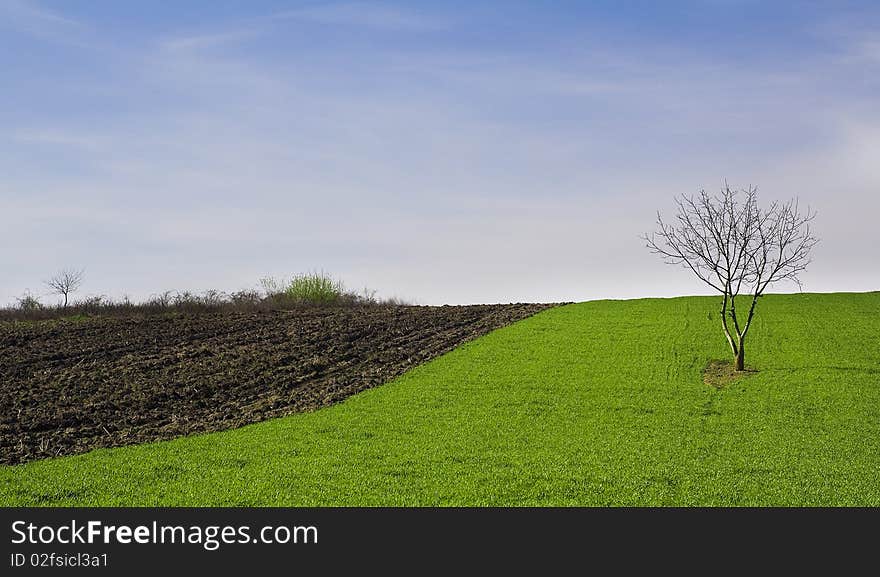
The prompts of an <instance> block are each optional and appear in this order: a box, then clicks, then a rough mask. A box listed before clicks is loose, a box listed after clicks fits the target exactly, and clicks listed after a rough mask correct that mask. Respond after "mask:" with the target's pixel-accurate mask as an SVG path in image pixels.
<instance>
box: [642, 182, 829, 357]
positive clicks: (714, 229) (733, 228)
mask: <svg viewBox="0 0 880 577" xmlns="http://www.w3.org/2000/svg"><path fill="white" fill-rule="evenodd" d="M675 202H676V204H677V206H678V212H677V214H676V215H675V221H673V222H672V223H667V222H665V221H664V220H663V219H662V218H661V217H660V214H659V213H658V214H657V230H656V231H655V232H653V233H651V234H650V235H645V236H644V237H643V238H644V239H645V241H647V243H648V248H650V249H651V251H652V252H654V253H656V254H659V255H661V256H662V257H663V258H664V259H665V260H666V262H667V263H669V264H680V265H682V266H683V267H685V268H686V269H688V270H690V271H691V272H692V273H694V274H695V275H696V276H697V278H699V279H700V280H701V281H703V282H704V283H706V284H707V285H709V286H710V287H712V288H713V289H715V290H717V291H718V292H720V293H721V294H722V300H721V326H722V328H723V329H724V335H725V337H727V343H728V344H729V345H730V349H731V351H732V352H733V355H734V357H735V358H736V370H738V371H742V370H743V369H744V367H745V339H746V335H747V334H748V332H749V327H751V326H752V319H753V318H754V316H755V307H756V306H757V304H758V299H759V298H760V297H761V295H763V294H764V291H766V290H767V287H769V286H770V285H772V284H773V283H776V282H779V281H783V280H789V281H793V282H795V283H797V284H798V286H801V282H800V279H799V278H798V277H799V274H800V273H801V272H802V271H803V270H805V269H806V267H807V265H808V264H809V263H810V256H809V255H810V250H811V249H812V248H813V246H815V244H816V243H817V242H818V239H816V238H815V237H814V236H813V235H812V233H811V232H810V222H811V221H812V220H813V218H815V216H816V213H815V212H813V211H811V210H810V209H809V208H808V209H807V210H806V212H804V213H801V211H800V209H799V207H798V202H797V200H796V199H794V200H790V201H788V202H785V203H777V202H774V203H772V204H771V205H770V206H769V207H768V208H766V209H761V208H760V207H759V206H758V195H757V189H756V188H754V187H750V188H748V189H747V190H742V191H739V192H735V191H732V190H731V189H730V187H729V186H727V184H726V183H725V185H724V188H723V189H722V190H721V193H720V195H718V196H710V195H708V194H707V193H706V191H700V194H699V195H697V196H696V197H693V196H686V195H682V196H681V197H679V198H676V200H675ZM741 293H744V294H746V295H747V299H748V303H749V304H748V312H747V313H746V314H745V315H742V314H739V313H738V311H737V308H736V305H737V300H736V299H737V297H738V296H739V295H740V294H741ZM731 324H732V326H731Z"/></svg>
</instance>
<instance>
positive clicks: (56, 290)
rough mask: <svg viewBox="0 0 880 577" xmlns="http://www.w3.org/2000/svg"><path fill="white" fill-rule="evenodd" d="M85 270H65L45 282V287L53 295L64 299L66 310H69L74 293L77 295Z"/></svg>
mask: <svg viewBox="0 0 880 577" xmlns="http://www.w3.org/2000/svg"><path fill="white" fill-rule="evenodd" d="M84 272H85V271H83V270H73V269H64V270H62V271H61V272H59V273H58V274H56V275H55V276H53V277H52V278H50V279H49V280H47V281H45V285H46V286H47V287H49V290H51V291H52V293H53V294H57V295H59V296H62V297H64V308H67V302H68V300H69V298H70V295H71V294H72V293H75V292H76V291H77V290H78V289H79V287H80V285H82V280H83V273H84Z"/></svg>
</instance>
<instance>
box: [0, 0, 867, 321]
mask: <svg viewBox="0 0 880 577" xmlns="http://www.w3.org/2000/svg"><path fill="white" fill-rule="evenodd" d="M0 71H2V81H0V82H2V84H0V86H2V90H0V125H2V127H3V129H2V130H0V215H2V223H3V226H2V228H0V245H2V246H3V251H2V253H0V254H2V256H0V265H2V268H0V270H3V274H2V275H0V303H7V302H12V301H14V298H15V297H16V296H19V295H21V294H22V293H23V292H24V291H25V290H30V291H32V292H34V293H36V294H43V293H45V289H44V287H42V285H41V281H42V280H44V279H45V278H47V277H48V276H49V275H50V274H51V273H52V272H54V271H55V270H57V269H60V268H62V267H77V268H80V267H84V268H85V269H86V282H85V284H84V285H83V288H82V293H81V294H82V295H86V294H105V295H110V296H115V297H119V296H122V295H124V294H127V295H130V296H132V297H133V298H143V297H147V296H149V295H150V294H153V293H159V292H163V291H165V290H171V289H179V290H184V289H186V290H204V289H209V288H216V289H221V290H229V291H231V290H237V289H241V288H248V287H254V286H256V283H257V280H258V279H259V278H260V277H262V276H267V275H272V276H279V277H281V276H286V275H290V274H293V273H295V272H301V271H311V270H319V269H323V270H326V271H328V272H331V273H333V274H335V275H337V276H340V277H342V278H343V279H344V280H345V281H346V282H347V284H348V285H350V286H352V287H353V288H360V287H363V286H369V287H370V288H373V289H376V290H377V291H378V292H379V294H380V295H383V296H399V297H403V298H406V299H409V300H412V301H416V302H420V303H428V304H439V303H446V302H448V303H473V302H507V301H525V300H528V301H550V300H585V299H590V298H605V297H609V298H627V297H637V296H670V295H676V294H695V293H703V292H705V290H704V287H702V286H701V285H700V284H699V281H697V280H695V279H692V278H690V277H689V276H688V275H687V273H686V272H684V271H682V270H679V269H676V268H673V267H668V266H665V265H663V264H662V262H660V261H659V260H658V259H657V258H656V257H655V256H654V255H651V254H650V253H648V251H647V250H646V249H645V248H644V246H643V243H642V242H641V241H640V240H639V238H638V236H639V234H640V233H642V232H645V231H647V230H649V229H651V227H652V224H653V220H654V216H655V213H656V211H657V210H661V211H665V212H669V210H670V207H671V204H672V202H671V201H672V198H673V196H674V195H676V194H680V193H692V192H696V191H698V190H699V189H700V188H706V189H707V190H712V189H717V188H718V187H719V186H720V185H721V183H722V181H723V180H724V179H725V178H726V179H727V180H728V181H729V182H730V183H731V184H732V185H736V186H747V185H749V184H754V185H757V186H758V187H759V191H760V193H761V195H762V198H763V199H764V200H765V201H770V200H774V199H787V198H789V197H792V196H798V197H800V198H801V199H802V200H803V201H805V202H808V203H809V204H810V205H811V206H813V207H814V208H816V209H817V210H818V212H819V216H818V218H817V221H816V223H815V227H816V231H817V233H818V235H819V236H820V237H821V238H822V243H821V244H820V245H819V246H818V247H817V248H816V249H815V261H814V263H813V265H812V266H811V268H810V270H809V271H808V272H807V273H806V274H805V275H804V276H803V280H804V282H805V290H813V291H832V290H877V289H878V288H880V266H878V265H880V258H878V257H877V256H876V251H875V245H876V244H877V240H876V236H877V233H876V218H877V217H876V215H877V213H878V210H880V195H878V192H880V168H878V166H880V162H877V159H878V158H880V104H878V103H880V99H878V95H880V7H878V6H877V4H876V3H873V2H790V3H786V2H772V3H767V2H758V1H749V0H706V1H690V2H662V3H661V2H552V3H551V2H509V1H504V2H142V3H133V2H113V1H88V2H87V1H73V0H69V1H66V2H50V1H48V0H43V1H41V2H35V1H31V0H0ZM794 288H795V287H791V286H779V287H778V290H794ZM46 300H47V301H48V300H51V297H46Z"/></svg>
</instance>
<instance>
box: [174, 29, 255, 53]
mask: <svg viewBox="0 0 880 577" xmlns="http://www.w3.org/2000/svg"><path fill="white" fill-rule="evenodd" d="M261 32H262V31H261V30H260V28H259V27H257V26H255V25H243V26H241V27H240V28H235V29H230V30H226V31H221V32H213V33H208V34H190V35H183V36H174V37H170V38H165V39H163V40H161V41H160V42H159V48H160V49H161V50H164V51H169V52H192V51H199V50H209V49H212V48H220V47H224V46H228V45H232V44H238V43H239V42H242V41H244V40H247V39H249V38H253V37H255V36H258V35H260V34H261Z"/></svg>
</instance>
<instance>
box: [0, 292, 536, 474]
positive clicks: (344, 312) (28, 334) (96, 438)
mask: <svg viewBox="0 0 880 577" xmlns="http://www.w3.org/2000/svg"><path fill="white" fill-rule="evenodd" d="M548 306H550V305H533V304H514V305H480V306H446V307H416V306H363V307H347V308H316V307H304V308H302V309H299V310H291V311H268V312H259V313H220V314H198V315H169V316H158V317H144V318H100V317H99V318H89V319H85V320H79V321H45V322H33V323H0V419H2V420H0V463H2V464H15V463H23V462H26V461H32V460H35V459H41V458H46V457H54V456H59V455H70V454H75V453H83V452H85V451H89V450H91V449H94V448H96V447H114V446H120V445H132V444H136V443H143V442H147V441H156V440H159V439H170V438H173V437H180V436H183V435H188V434H191V433H201V432H207V431H218V430H222V429H229V428H233V427H239V426H242V425H245V424H248V423H253V422H256V421H262V420H264V419H268V418H271V417H279V416H282V415H289V414H291V413H296V412H301V411H310V410H313V409H317V408H319V407H324V406H327V405H330V404H333V403H337V402H339V401H341V400H343V399H345V398H346V397H349V396H350V395H353V394H355V393H357V392H360V391H363V390H365V389H369V388H371V387H375V386H377V385H381V384H383V383H386V382H388V381H390V380H392V379H394V378H395V377H397V376H399V375H401V374H402V373H404V372H405V371H407V370H408V369H410V368H412V367H414V366H416V365H419V364H421V363H424V362H425V361H427V360H429V359H432V358H434V357H437V356H438V355H441V354H443V353H445V352H447V351H449V350H451V349H453V348H455V347H456V346H458V345H460V344H462V343H463V342H465V341H468V340H470V339H473V338H476V337H478V336H481V335H484V334H486V333H488V332H490V331H492V330H494V329H497V328H500V327H503V326H505V325H507V324H510V323H512V322H514V321H517V320H520V319H523V318H525V317H528V316H530V315H532V314H535V313H536V312H538V311H540V310H543V309H545V308H547V307H548Z"/></svg>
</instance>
